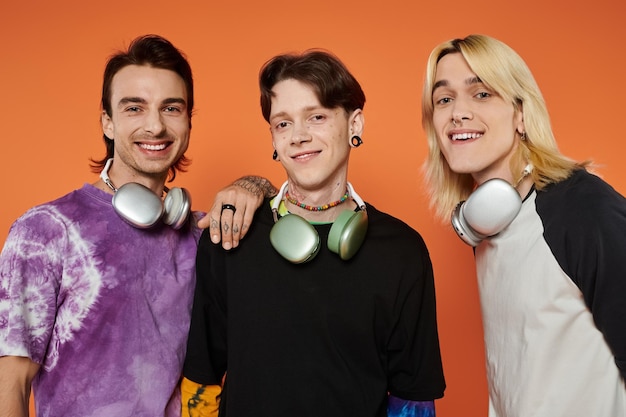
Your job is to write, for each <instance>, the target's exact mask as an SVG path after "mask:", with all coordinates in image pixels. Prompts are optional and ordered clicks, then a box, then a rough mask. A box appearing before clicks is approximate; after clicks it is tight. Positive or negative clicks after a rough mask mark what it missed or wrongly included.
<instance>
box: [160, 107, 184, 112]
mask: <svg viewBox="0 0 626 417" xmlns="http://www.w3.org/2000/svg"><path fill="white" fill-rule="evenodd" d="M163 111H165V112H167V113H180V112H181V111H182V110H181V109H180V108H179V107H176V106H167V107H165V108H164V109H163Z"/></svg>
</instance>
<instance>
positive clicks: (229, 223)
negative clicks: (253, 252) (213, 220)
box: [220, 204, 237, 250]
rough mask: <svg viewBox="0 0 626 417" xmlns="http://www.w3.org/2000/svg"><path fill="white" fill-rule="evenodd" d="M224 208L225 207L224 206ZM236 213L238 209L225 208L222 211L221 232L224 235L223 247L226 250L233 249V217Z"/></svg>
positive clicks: (231, 205)
mask: <svg viewBox="0 0 626 417" xmlns="http://www.w3.org/2000/svg"><path fill="white" fill-rule="evenodd" d="M227 206H230V207H235V205H234V204H228V205H227ZM222 207H224V205H222ZM236 211H237V210H236V209H235V210H233V209H231V208H225V209H222V211H221V217H220V226H221V227H220V231H221V235H222V247H223V248H224V249H226V250H230V249H232V248H233V217H234V216H235V212H236Z"/></svg>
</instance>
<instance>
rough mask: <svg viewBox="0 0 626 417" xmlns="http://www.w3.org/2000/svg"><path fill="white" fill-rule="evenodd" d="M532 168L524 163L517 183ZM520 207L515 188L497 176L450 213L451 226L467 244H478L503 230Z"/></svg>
mask: <svg viewBox="0 0 626 417" xmlns="http://www.w3.org/2000/svg"><path fill="white" fill-rule="evenodd" d="M532 170H533V166H532V165H530V164H529V165H527V166H526V168H524V171H523V172H522V176H521V178H520V179H519V181H517V185H519V184H520V183H521V181H522V180H523V179H524V178H526V176H528V175H529V174H530V173H531V172H532ZM521 208H522V198H521V197H520V195H519V193H518V192H517V189H516V187H513V186H512V185H511V184H509V183H508V182H506V181H505V180H503V179H500V178H492V179H490V180H487V181H485V182H484V183H482V184H481V185H480V186H479V187H477V188H476V189H475V190H474V192H472V194H471V195H470V196H469V197H468V199H467V200H466V201H461V202H460V203H459V204H457V206H456V208H455V209H454V211H453V212H452V218H451V221H452V227H454V230H455V231H456V233H457V235H459V237H460V238H461V239H462V240H463V241H464V242H465V243H467V244H468V245H470V246H478V244H480V242H482V241H483V240H484V239H486V238H488V237H491V236H495V235H497V234H498V233H500V232H501V231H502V230H504V229H505V228H506V227H507V226H508V225H509V224H511V222H512V221H513V220H515V217H517V214H518V213H519V212H520V210H521Z"/></svg>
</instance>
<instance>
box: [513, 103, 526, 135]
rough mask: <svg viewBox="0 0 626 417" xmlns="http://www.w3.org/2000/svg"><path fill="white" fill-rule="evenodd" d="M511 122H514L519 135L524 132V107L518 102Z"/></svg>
mask: <svg viewBox="0 0 626 417" xmlns="http://www.w3.org/2000/svg"><path fill="white" fill-rule="evenodd" d="M513 123H514V124H515V130H517V133H519V134H520V135H521V134H522V133H525V132H526V126H524V108H523V107H522V105H521V104H520V106H519V108H518V109H517V110H516V111H515V115H514V116H513Z"/></svg>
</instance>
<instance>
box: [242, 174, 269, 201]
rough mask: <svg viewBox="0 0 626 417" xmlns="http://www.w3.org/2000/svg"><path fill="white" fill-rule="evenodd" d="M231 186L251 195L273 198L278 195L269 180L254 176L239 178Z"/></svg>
mask: <svg viewBox="0 0 626 417" xmlns="http://www.w3.org/2000/svg"><path fill="white" fill-rule="evenodd" d="M233 185H236V186H238V187H241V188H243V189H244V190H247V191H250V192H251V193H252V194H256V195H262V196H263V197H273V196H275V195H276V194H277V193H278V189H277V188H276V187H274V185H273V184H272V183H271V182H270V180H268V179H267V178H264V177H259V176H256V175H248V176H246V177H241V178H239V179H238V180H236V181H235V182H233Z"/></svg>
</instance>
